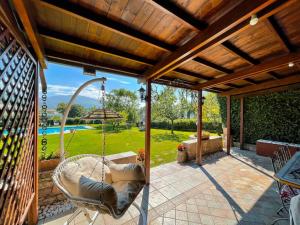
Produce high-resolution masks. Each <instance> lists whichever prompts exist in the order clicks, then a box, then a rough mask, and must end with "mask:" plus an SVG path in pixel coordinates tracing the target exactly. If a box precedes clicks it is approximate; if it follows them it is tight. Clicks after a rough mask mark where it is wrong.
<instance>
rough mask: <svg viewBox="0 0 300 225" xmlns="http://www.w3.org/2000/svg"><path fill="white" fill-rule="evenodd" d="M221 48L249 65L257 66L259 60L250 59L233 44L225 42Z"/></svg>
mask: <svg viewBox="0 0 300 225" xmlns="http://www.w3.org/2000/svg"><path fill="white" fill-rule="evenodd" d="M222 46H223V47H224V48H225V49H226V50H227V51H229V52H231V53H232V54H234V55H235V56H237V57H240V58H242V59H243V60H245V61H246V62H247V63H249V64H250V65H256V64H259V60H257V59H254V58H252V57H251V56H250V55H249V54H248V53H246V52H244V51H242V50H241V49H239V48H238V47H236V46H235V45H234V44H232V43H231V42H230V41H225V42H224V43H223V44H222Z"/></svg>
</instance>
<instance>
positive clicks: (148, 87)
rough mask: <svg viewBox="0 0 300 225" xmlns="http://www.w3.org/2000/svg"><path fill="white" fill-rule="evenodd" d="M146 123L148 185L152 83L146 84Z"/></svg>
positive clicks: (147, 179)
mask: <svg viewBox="0 0 300 225" xmlns="http://www.w3.org/2000/svg"><path fill="white" fill-rule="evenodd" d="M145 118H146V121H145V169H146V183H147V184H149V183H150V166H151V165H150V160H151V159H150V158H151V145H150V143H151V81H147V84H146V116H145Z"/></svg>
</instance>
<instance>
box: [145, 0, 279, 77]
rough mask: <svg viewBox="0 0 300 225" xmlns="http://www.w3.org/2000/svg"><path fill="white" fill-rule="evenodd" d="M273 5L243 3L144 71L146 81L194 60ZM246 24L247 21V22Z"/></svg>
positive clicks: (266, 1)
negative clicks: (252, 17)
mask: <svg viewBox="0 0 300 225" xmlns="http://www.w3.org/2000/svg"><path fill="white" fill-rule="evenodd" d="M272 3H274V1H273V0H258V1H243V2H241V3H240V4H238V5H237V6H236V7H234V8H233V9H232V10H230V11H229V12H228V13H226V14H225V15H224V16H222V17H221V18H219V19H218V20H217V21H215V22H214V23H213V24H211V25H210V26H209V27H207V28H206V29H205V30H203V31H202V32H200V33H199V34H198V35H196V36H195V37H194V38H192V39H191V40H190V41H188V42H187V43H186V44H184V45H183V46H182V47H180V48H178V49H177V50H176V51H175V52H173V53H172V54H170V55H169V56H167V57H166V58H165V59H164V60H162V61H161V62H160V63H158V64H156V66H154V67H153V68H150V69H149V70H148V71H146V73H145V76H146V77H147V79H155V78H158V77H159V76H162V74H164V73H166V72H168V71H170V70H173V69H175V68H177V67H178V66H180V65H182V64H183V63H185V62H187V61H189V60H191V59H193V58H195V57H196V56H197V54H198V53H199V52H200V51H203V50H204V49H207V48H208V47H211V46H212V45H214V44H216V43H218V42H220V41H221V42H223V41H225V40H224V39H226V38H227V37H228V36H230V35H232V34H237V33H238V32H240V30H242V28H244V27H245V26H246V25H245V24H243V26H242V27H239V26H238V25H240V24H242V23H243V22H245V21H246V20H248V19H249V18H250V16H251V15H252V14H256V13H257V12H259V11H260V10H262V9H264V8H266V7H268V6H270V5H271V4H272ZM247 24H248V21H247Z"/></svg>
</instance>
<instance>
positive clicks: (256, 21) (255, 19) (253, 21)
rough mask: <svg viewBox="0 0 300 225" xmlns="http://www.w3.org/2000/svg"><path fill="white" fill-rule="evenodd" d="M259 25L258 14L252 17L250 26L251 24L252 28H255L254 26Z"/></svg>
mask: <svg viewBox="0 0 300 225" xmlns="http://www.w3.org/2000/svg"><path fill="white" fill-rule="evenodd" d="M257 23H258V18H257V15H256V14H253V15H252V16H251V19H250V22H249V24H250V25H251V26H254V25H256V24H257Z"/></svg>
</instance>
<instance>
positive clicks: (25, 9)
mask: <svg viewBox="0 0 300 225" xmlns="http://www.w3.org/2000/svg"><path fill="white" fill-rule="evenodd" d="M13 3H14V6H15V9H16V11H17V13H18V15H19V18H20V20H21V22H22V24H23V26H24V28H25V31H26V34H27V36H28V39H29V41H30V43H31V45H32V47H33V49H34V51H35V54H36V55H37V57H38V60H39V62H40V64H41V66H42V68H43V69H46V68H47V64H46V61H45V57H44V49H43V46H42V43H41V40H40V37H39V33H38V32H37V29H36V25H35V23H34V20H33V19H32V15H33V13H32V12H31V11H30V7H29V6H28V1H19V0H13Z"/></svg>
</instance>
